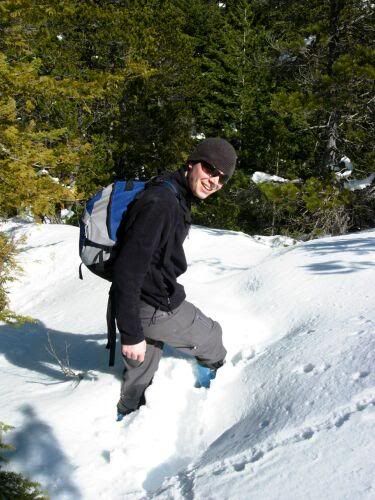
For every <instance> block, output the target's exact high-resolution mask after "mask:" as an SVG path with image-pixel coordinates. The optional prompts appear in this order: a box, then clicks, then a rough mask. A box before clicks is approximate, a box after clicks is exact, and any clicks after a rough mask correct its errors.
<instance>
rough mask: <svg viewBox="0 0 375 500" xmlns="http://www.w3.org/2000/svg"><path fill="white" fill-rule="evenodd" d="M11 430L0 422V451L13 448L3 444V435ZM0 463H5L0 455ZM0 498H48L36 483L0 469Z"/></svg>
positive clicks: (2, 499) (19, 499)
mask: <svg viewBox="0 0 375 500" xmlns="http://www.w3.org/2000/svg"><path fill="white" fill-rule="evenodd" d="M10 429H12V427H11V426H10V425H6V424H4V423H3V422H0V450H1V449H2V450H12V449H13V447H12V446H10V445H8V444H5V443H4V442H3V439H2V438H3V436H2V435H3V433H4V432H7V431H8V430H10ZM0 461H5V459H4V457H2V456H1V455H0ZM0 498H1V500H47V499H48V497H47V496H46V495H45V493H44V492H42V491H41V489H40V485H39V484H38V483H36V482H33V481H30V480H29V479H27V478H25V477H24V476H22V474H16V473H15V472H9V471H4V470H1V467H0Z"/></svg>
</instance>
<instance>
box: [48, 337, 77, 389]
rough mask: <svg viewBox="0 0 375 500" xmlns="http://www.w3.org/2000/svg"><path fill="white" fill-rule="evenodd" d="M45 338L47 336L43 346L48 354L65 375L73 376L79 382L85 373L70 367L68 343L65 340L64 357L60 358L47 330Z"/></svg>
mask: <svg viewBox="0 0 375 500" xmlns="http://www.w3.org/2000/svg"><path fill="white" fill-rule="evenodd" d="M47 338H48V346H45V347H46V351H47V352H48V354H50V355H51V356H52V357H53V358H54V359H55V360H56V361H57V364H58V365H59V367H60V369H61V371H62V373H63V374H64V375H65V377H68V378H73V379H75V380H77V381H78V383H79V382H80V381H81V380H82V379H83V378H84V376H85V373H84V372H78V373H77V372H75V371H74V370H73V369H72V368H71V367H70V361H69V352H68V351H69V344H68V343H67V342H65V359H61V357H60V356H59V355H58V354H57V352H56V349H55V346H54V345H53V343H52V340H51V336H50V334H49V332H47Z"/></svg>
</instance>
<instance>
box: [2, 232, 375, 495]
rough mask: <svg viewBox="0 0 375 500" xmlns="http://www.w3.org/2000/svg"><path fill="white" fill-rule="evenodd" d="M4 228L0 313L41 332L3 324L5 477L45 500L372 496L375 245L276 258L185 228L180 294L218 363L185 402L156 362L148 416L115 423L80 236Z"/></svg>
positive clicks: (371, 236) (178, 369)
mask: <svg viewBox="0 0 375 500" xmlns="http://www.w3.org/2000/svg"><path fill="white" fill-rule="evenodd" d="M6 228H8V230H9V231H12V232H15V233H16V234H17V235H20V234H25V235H26V236H27V242H26V243H25V248H24V250H23V252H22V253H21V255H20V261H21V264H22V265H23V267H24V269H25V273H24V275H23V276H22V277H20V280H19V281H18V282H15V283H14V284H13V285H12V287H11V297H12V306H13V308H15V309H16V310H17V311H18V312H20V313H23V314H28V315H31V316H33V317H34V318H36V319H37V320H38V322H37V323H36V324H34V325H26V326H23V327H21V328H14V327H10V326H6V325H1V326H0V328H1V334H0V373H1V379H2V384H1V389H0V405H1V414H0V420H1V421H4V422H7V423H9V424H12V425H14V426H15V429H14V431H12V432H11V433H9V434H8V441H11V442H12V443H13V444H14V445H15V446H16V448H17V450H16V452H14V453H13V454H12V457H11V458H12V460H11V465H12V467H13V469H17V470H19V471H22V472H24V473H26V474H30V475H31V476H32V478H33V479H35V480H38V481H40V482H41V483H42V484H43V486H45V487H46V488H47V489H48V491H49V493H50V495H51V498H52V499H59V500H60V499H74V500H75V499H80V498H82V499H85V500H86V499H88V500H91V499H98V498H106V499H143V498H158V499H173V500H174V499H180V498H181V499H193V498H194V499H201V498H206V499H216V498H220V499H244V498H245V499H247V498H251V499H276V498H277V499H288V500H289V499H300V498H310V499H321V498H329V499H336V498H337V499H346V498H347V499H349V498H350V499H353V498H355V499H357V498H361V499H362V498H366V499H367V498H369V499H370V498H374V488H375V463H374V461H375V460H374V452H373V450H374V442H375V438H374V435H375V434H374V429H375V413H374V402H375V388H374V330H375V328H374V326H375V308H374V300H373V299H374V291H375V280H374V263H375V260H374V256H375V231H368V232H363V233H358V234H355V235H348V236H343V237H337V238H324V239H320V240H314V241H312V242H308V243H303V244H298V245H291V246H285V247H284V246H283V243H285V240H283V239H280V238H268V239H267V238H251V237H249V236H246V235H244V234H241V233H235V232H228V231H218V230H210V229H206V228H193V229H192V231H191V234H190V237H189V239H188V240H187V242H186V253H187V256H188V260H189V264H190V265H189V270H188V272H187V273H186V274H185V275H184V276H183V279H182V280H181V282H183V284H184V285H185V288H186V291H187V295H188V298H189V300H191V301H192V302H194V303H196V304H197V305H199V306H200V307H201V308H202V309H203V311H204V312H206V313H207V314H209V315H212V316H213V317H215V319H217V320H219V321H220V322H221V324H222V326H223V330H224V342H225V345H226V347H227V350H228V356H227V363H226V365H225V366H224V367H223V368H222V369H221V370H220V371H219V372H218V375H217V378H216V380H215V381H214V382H213V384H212V387H211V389H210V390H206V389H195V388H194V387H193V385H194V376H193V364H192V363H191V361H190V360H189V359H188V358H184V357H181V356H180V357H179V356H178V355H177V353H173V352H171V351H168V353H167V354H166V355H165V357H164V358H163V359H162V361H161V363H160V367H159V370H158V372H157V374H156V376H155V378H154V382H153V384H152V386H150V388H149V389H148V391H147V395H146V396H147V405H146V406H145V407H142V408H141V409H140V410H139V411H138V412H136V413H135V414H133V415H131V416H129V417H127V419H125V421H123V422H121V423H116V422H115V421H114V416H115V405H116V402H117V398H118V393H119V385H120V382H119V380H120V377H121V360H120V359H119V358H120V356H117V360H116V366H115V368H114V369H109V368H108V366H107V365H108V357H107V351H105V349H104V345H105V329H106V325H105V307H106V300H107V291H108V286H107V284H106V283H104V282H102V281H101V280H99V279H97V278H96V277H95V276H90V275H89V272H88V271H86V273H84V280H83V281H80V280H79V279H78V271H77V270H78V264H79V260H78V257H77V248H76V247H77V239H78V235H77V228H74V227H69V226H57V225H43V226H36V225H33V224H26V225H25V224H24V225H22V224H16V225H14V224H8V226H6ZM48 337H49V338H50V339H51V342H52V344H53V345H54V347H55V349H56V351H57V352H58V353H59V355H60V356H61V357H64V356H65V346H66V344H69V359H70V364H71V367H72V368H73V369H74V370H75V371H77V372H84V374H85V376H84V379H83V380H82V381H81V382H80V383H79V384H78V385H77V383H76V382H75V381H73V380H68V379H66V378H65V377H64V376H63V375H62V373H61V371H60V369H59V367H58V366H57V363H56V361H55V360H54V359H53V358H52V357H51V356H50V354H49V353H48V352H47V350H46V345H47V344H48Z"/></svg>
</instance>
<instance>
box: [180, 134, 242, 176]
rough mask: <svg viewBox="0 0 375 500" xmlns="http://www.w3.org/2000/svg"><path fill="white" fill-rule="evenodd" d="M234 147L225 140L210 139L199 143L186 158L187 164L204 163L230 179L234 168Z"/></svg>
mask: <svg viewBox="0 0 375 500" xmlns="http://www.w3.org/2000/svg"><path fill="white" fill-rule="evenodd" d="M236 160H237V155H236V151H235V150H234V147H233V146H232V145H231V144H229V142H228V141H226V140H225V139H221V138H220V137H210V138H208V139H205V140H204V141H202V142H200V143H199V144H198V146H197V147H196V148H195V149H194V151H193V152H192V153H191V155H190V156H189V158H188V163H198V162H201V161H205V162H206V163H208V164H210V165H211V166H213V167H215V168H217V169H218V170H220V171H221V172H223V173H224V174H227V175H229V177H231V176H232V175H233V172H234V169H235V167H236Z"/></svg>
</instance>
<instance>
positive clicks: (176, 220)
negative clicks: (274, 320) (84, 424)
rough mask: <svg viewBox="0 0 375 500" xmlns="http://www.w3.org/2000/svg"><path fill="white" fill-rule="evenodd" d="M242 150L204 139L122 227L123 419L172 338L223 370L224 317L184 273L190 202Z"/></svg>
mask: <svg viewBox="0 0 375 500" xmlns="http://www.w3.org/2000/svg"><path fill="white" fill-rule="evenodd" d="M236 160H237V157H236V152H235V150H234V148H233V147H232V146H231V145H230V144H229V143H228V142H227V141H226V140H224V139H221V138H209V139H206V140H204V141H202V142H201V143H200V144H198V146H197V147H196V148H195V150H194V151H193V153H192V154H191V155H190V157H189V159H188V161H187V164H186V167H184V168H181V169H180V170H178V171H177V172H174V173H172V174H165V175H164V176H161V177H160V178H158V180H159V182H151V183H150V186H149V187H148V188H147V189H145V191H144V192H143V193H142V195H141V196H140V197H139V199H138V200H137V201H136V202H135V203H134V206H133V207H132V208H131V210H129V213H128V216H127V218H126V221H125V224H124V229H123V230H122V232H121V230H120V233H121V234H122V238H121V234H120V241H121V245H120V251H119V255H118V257H117V259H116V262H115V268H114V280H113V286H112V291H113V296H114V301H115V314H116V322H117V326H118V329H119V331H120V334H121V344H122V355H123V360H124V364H125V369H124V375H123V382H122V386H121V396H120V400H119V402H118V405H117V410H118V419H119V420H121V418H122V417H123V416H124V415H127V414H129V413H131V412H133V411H135V410H137V409H138V408H139V406H140V405H142V404H144V402H145V400H144V392H145V390H146V388H147V387H148V386H149V384H150V383H151V381H152V378H153V376H154V373H155V371H156V370H157V368H158V364H159V361H160V358H161V355H162V349H163V343H167V344H169V345H170V346H172V347H175V348H177V349H179V350H181V351H183V352H185V353H189V354H191V355H193V356H195V358H196V359H197V361H198V363H200V364H201V365H203V366H205V367H207V368H209V369H211V370H213V371H216V370H217V369H218V368H219V367H220V366H222V365H223V363H224V358H225V355H226V350H225V348H224V346H223V343H222V331H221V327H220V325H219V323H217V322H216V321H213V320H212V319H210V318H208V317H206V316H205V315H204V314H203V313H202V312H201V311H200V310H199V309H198V308H196V307H195V306H194V305H193V304H191V303H190V302H187V301H186V300H185V291H184V288H183V286H182V285H181V284H179V283H177V278H178V276H180V275H181V274H183V273H184V272H185V271H186V269H187V264H186V259H185V254H184V250H183V246H182V245H183V242H184V240H185V238H186V236H187V234H188V231H189V228H190V224H191V216H190V206H191V202H192V200H193V199H194V198H198V199H200V200H204V199H206V198H208V196H211V195H212V194H214V193H216V192H217V191H219V190H220V189H221V188H222V187H223V186H224V184H225V183H226V182H227V181H228V180H229V179H230V177H231V176H232V175H233V172H234V169H235V164H236Z"/></svg>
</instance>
